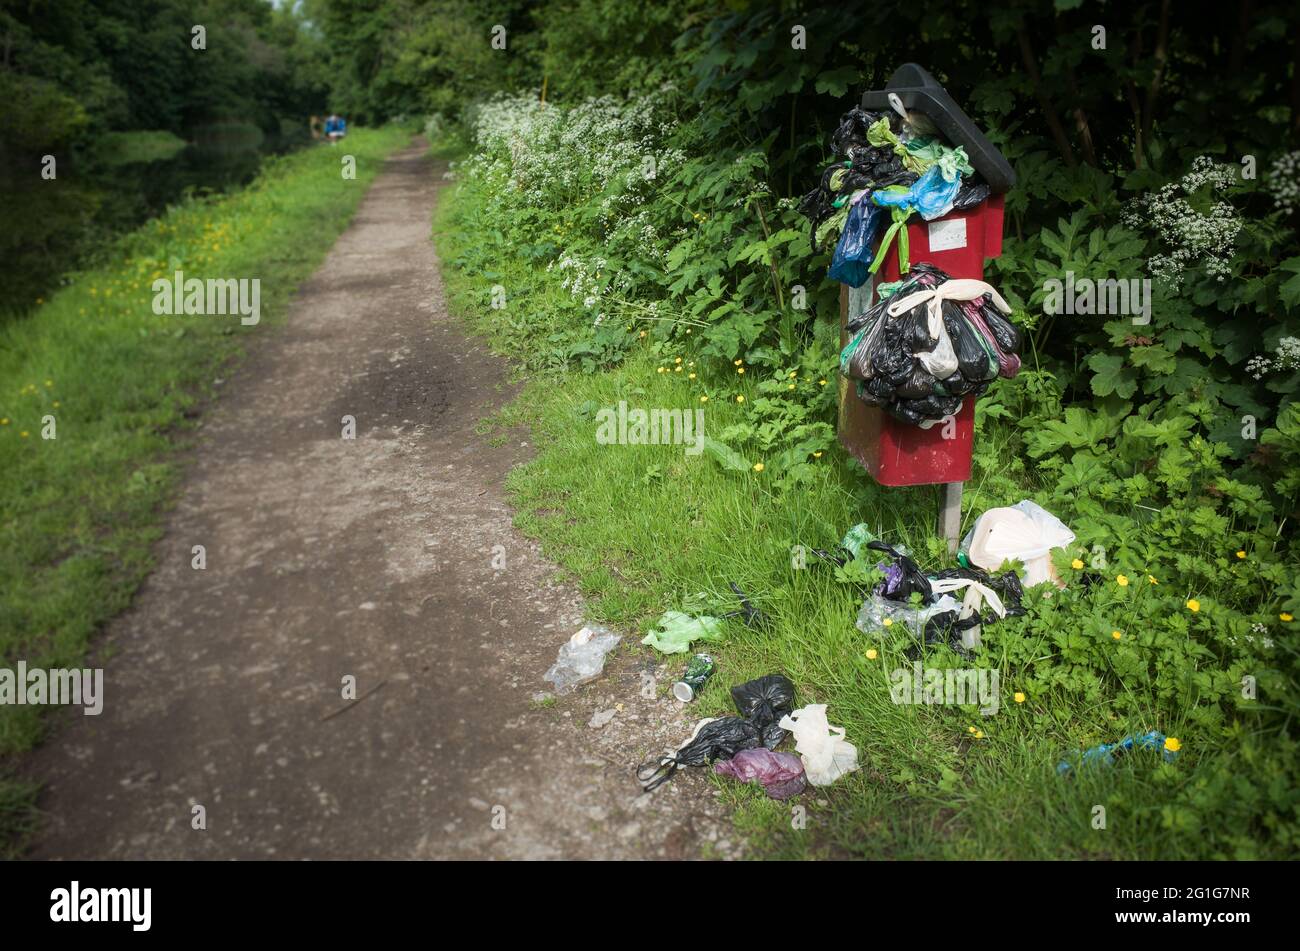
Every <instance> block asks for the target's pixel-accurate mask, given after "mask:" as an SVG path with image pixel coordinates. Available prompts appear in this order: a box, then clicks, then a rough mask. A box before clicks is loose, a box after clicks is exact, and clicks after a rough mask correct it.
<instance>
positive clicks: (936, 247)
mask: <svg viewBox="0 0 1300 951" xmlns="http://www.w3.org/2000/svg"><path fill="white" fill-rule="evenodd" d="M964 247H966V219H965V218H950V219H948V220H947V221H932V222H930V250H931V251H951V250H952V249H953V248H964Z"/></svg>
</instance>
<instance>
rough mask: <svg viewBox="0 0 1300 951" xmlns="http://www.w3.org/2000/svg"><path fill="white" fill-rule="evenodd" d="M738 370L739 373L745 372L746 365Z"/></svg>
mask: <svg viewBox="0 0 1300 951" xmlns="http://www.w3.org/2000/svg"><path fill="white" fill-rule="evenodd" d="M736 372H737V373H744V372H745V368H744V367H741V368H740V369H738V370H737V371H736Z"/></svg>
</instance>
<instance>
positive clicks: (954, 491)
mask: <svg viewBox="0 0 1300 951" xmlns="http://www.w3.org/2000/svg"><path fill="white" fill-rule="evenodd" d="M961 487H962V483H960V482H946V483H944V486H943V501H941V502H940V503H939V535H940V536H941V537H942V538H943V539H944V540H945V541H947V542H948V554H949V555H955V554H956V553H957V535H958V533H959V532H960V531H961Z"/></svg>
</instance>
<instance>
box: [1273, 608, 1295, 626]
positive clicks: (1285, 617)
mask: <svg viewBox="0 0 1300 951" xmlns="http://www.w3.org/2000/svg"><path fill="white" fill-rule="evenodd" d="M1277 617H1278V620H1279V621H1286V622H1288V623H1290V622H1291V621H1294V620H1295V618H1293V617H1292V616H1291V615H1289V614H1287V613H1286V612H1285V611H1283V612H1282V613H1281V614H1279V615H1278V616H1277Z"/></svg>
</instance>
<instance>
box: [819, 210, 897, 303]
mask: <svg viewBox="0 0 1300 951" xmlns="http://www.w3.org/2000/svg"><path fill="white" fill-rule="evenodd" d="M883 217H884V211H883V210H882V209H881V208H880V207H878V206H877V205H873V204H872V203H871V202H869V201H867V200H866V198H863V199H862V200H861V201H858V202H857V203H855V204H854V205H853V206H852V207H850V208H849V217H848V220H846V221H845V222H844V230H843V231H842V232H841V233H840V243H839V244H837V245H836V246H835V254H834V255H833V256H832V257H831V269H830V276H831V277H833V278H834V279H835V280H837V281H839V282H840V283H841V284H847V285H849V287H861V286H862V285H863V284H865V283H866V282H867V278H869V277H871V259H872V256H873V255H874V251H873V250H872V247H871V245H872V243H873V242H874V241H875V240H876V232H877V231H878V230H880V219H881V218H883Z"/></svg>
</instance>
